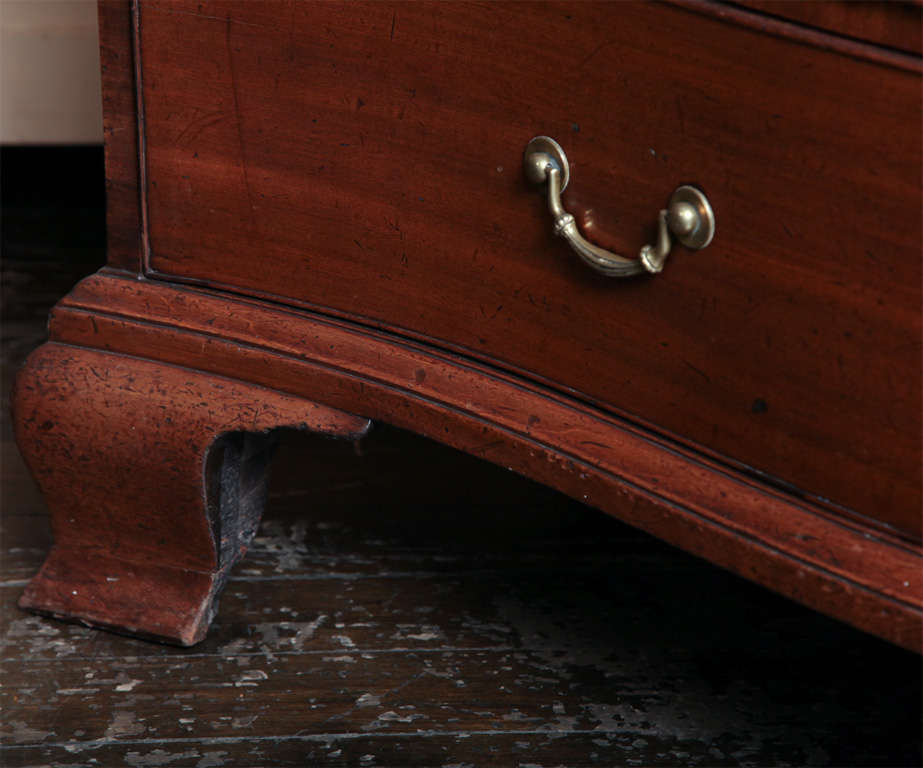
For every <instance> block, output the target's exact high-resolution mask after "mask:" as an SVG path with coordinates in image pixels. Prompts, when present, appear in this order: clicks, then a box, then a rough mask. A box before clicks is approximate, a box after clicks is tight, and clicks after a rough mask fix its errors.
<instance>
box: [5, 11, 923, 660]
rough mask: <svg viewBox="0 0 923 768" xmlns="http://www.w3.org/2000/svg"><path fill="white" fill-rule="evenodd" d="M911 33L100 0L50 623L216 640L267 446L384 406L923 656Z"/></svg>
mask: <svg viewBox="0 0 923 768" xmlns="http://www.w3.org/2000/svg"><path fill="white" fill-rule="evenodd" d="M812 8H813V10H811V9H812ZM919 30H920V6H919V5H914V4H912V3H910V4H903V3H894V4H886V5H878V6H866V5H862V4H838V3H831V4H825V5H824V6H823V9H819V8H818V7H817V6H811V7H809V6H800V5H799V6H796V5H790V4H777V3H757V2H752V3H744V4H729V3H719V2H712V1H710V0H701V1H700V0H683V1H682V2H675V3H657V4H647V3H454V2H453V3H417V2H414V3H393V4H392V3H379V2H375V3H368V4H364V3H354V2H345V3H308V2H249V1H240V2H232V1H224V0H220V1H216V2H199V1H198V0H196V1H195V2H193V1H192V0H189V2H186V1H185V0H142V1H141V2H138V3H135V4H132V5H129V4H127V3H123V2H117V1H116V0H112V1H111V2H110V1H109V0H103V1H102V2H101V3H100V43H101V58H102V66H103V83H104V109H105V126H106V151H107V176H108V223H109V266H108V267H107V268H105V269H104V270H102V271H101V272H100V273H98V274H97V275H95V276H93V277H91V278H89V279H87V280H86V281H84V282H83V283H81V284H80V285H78V286H77V287H76V288H75V289H74V291H73V292H72V293H71V294H70V295H69V296H68V297H66V298H65V299H64V300H62V302H61V303H60V304H59V305H58V306H57V307H56V308H55V310H54V312H53V314H52V318H51V323H50V334H51V340H50V341H49V343H48V344H46V345H45V346H44V347H42V348H41V349H40V350H38V351H37V352H36V353H35V354H34V355H33V357H32V358H31V359H30V361H29V363H28V364H27V366H26V367H25V369H24V370H23V372H22V373H21V374H20V377H19V380H18V387H17V394H16V400H15V406H14V407H15V410H16V425H17V435H18V440H19V443H20V447H21V449H22V451H23V453H24V455H25V456H26V458H27V461H28V462H29V464H30V467H31V468H32V471H33V473H34V474H35V475H36V478H37V479H38V481H39V483H40V485H41V486H42V488H43V490H44V492H45V494H46V497H47V499H48V502H49V505H50V506H51V509H52V514H53V520H54V533H55V541H56V543H55V546H54V549H53V550H52V552H51V554H50V555H49V558H48V560H47V561H46V564H45V566H44V567H43V569H42V571H41V572H40V573H39V575H38V576H37V577H36V578H35V579H34V580H33V581H32V582H31V584H30V586H29V587H28V588H27V590H26V593H25V595H24V597H23V600H22V605H23V606H24V607H27V608H29V609H32V610H37V611H41V612H45V613H50V614H54V615H58V616H63V617H68V618H75V619H79V620H81V621H85V622H88V623H91V624H95V625H100V626H109V627H115V628H118V629H120V630H122V631H126V630H127V631H131V632H136V633H139V634H144V635H150V636H155V637H159V638H162V639H167V640H171V641H174V642H180V643H185V644H188V643H193V642H196V641H198V640H199V639H201V638H202V637H203V636H204V633H205V631H206V629H207V626H208V622H209V620H210V618H211V615H212V612H213V610H214V603H215V598H216V596H217V595H218V593H219V592H220V590H221V587H222V585H223V583H224V580H225V579H226V577H227V573H228V571H229V569H230V568H231V566H232V565H233V563H234V562H235V561H236V560H237V559H238V558H239V557H240V556H241V555H242V554H243V552H244V550H245V549H246V544H247V542H248V540H249V537H250V536H252V533H253V531H254V530H255V527H256V525H257V524H258V521H259V515H260V512H261V504H262V497H263V493H264V490H265V465H266V454H267V450H268V446H269V440H270V437H269V432H270V431H271V430H272V429H273V428H276V427H280V426H299V427H302V428H305V429H312V430H318V431H322V432H326V433H329V434H332V435H334V436H339V437H345V438H350V439H356V438H358V437H360V436H361V435H362V434H363V433H364V432H365V431H366V430H367V429H368V428H369V425H370V423H371V422H373V421H382V422H386V423H390V424H394V425H397V426H400V427H403V428H406V429H410V430H413V431H415V432H418V433H420V434H423V435H426V436H428V437H431V438H433V439H436V440H439V441H442V442H445V443H448V444H450V445H453V446H456V447H459V448H461V449H463V450H465V451H467V452H469V453H472V454H474V455H477V456H481V457H483V458H486V459H488V460H490V461H493V462H496V463H498V464H501V465H503V466H507V467H509V468H510V469H512V470H514V471H516V472H520V473H523V474H525V475H528V476H530V477H533V478H535V479H537V480H539V481H541V482H543V483H546V484H548V485H550V486H553V487H555V488H557V489H559V490H562V491H564V492H565V493H568V494H570V495H571V496H573V497H575V498H577V499H581V500H583V501H585V502H586V503H587V504H590V505H592V506H595V507H598V508H600V509H602V510H604V511H605V512H607V513H609V514H612V515H614V516H616V517H618V518H621V519H622V520H625V521H627V522H629V523H631V524H632V525H636V526H638V527H640V528H643V529H645V530H648V531H650V532H651V533H653V534H655V535H657V536H659V537H661V538H663V539H666V540H667V541H670V542H672V543H674V544H676V545H678V546H680V547H682V548H684V549H686V550H688V551H691V552H693V553H696V554H699V555H701V556H703V557H705V558H708V559H709V560H711V561H713V562H715V563H717V564H719V565H722V566H724V567H726V568H729V569H732V570H733V571H735V572H737V573H739V574H742V575H744V576H746V577H748V578H751V579H753V580H755V581H758V582H760V583H762V584H764V585H766V586H767V587H769V588H771V589H774V590H776V591H779V592H781V593H783V594H786V595H789V596H791V597H793V598H794V599H797V600H799V601H801V602H803V603H805V604H807V605H809V606H812V607H814V608H816V609H817V610H820V611H823V612H825V613H827V614H829V615H832V616H835V617H838V618H840V619H843V620H845V621H848V622H851V623H853V624H854V625H856V626H858V627H861V628H863V629H865V630H868V631H870V632H873V633H876V634H878V635H880V636H882V637H886V638H888V639H890V640H892V641H894V642H896V643H899V644H901V645H904V646H906V647H909V648H913V649H916V650H920V648H921V633H920V629H921V608H923V569H921V564H923V561H921V556H923V549H921V420H920V416H921V384H920V381H921V311H920V310H921V242H923V224H921V199H923V197H921V174H920V168H921V161H923V158H921V136H923V130H921V128H923V126H921V97H920V93H921V90H920V88H921V55H920V39H919V38H920V34H919ZM533 137H543V138H541V140H540V141H539V142H538V143H537V144H536V143H531V144H530V141H531V140H532V139H533ZM527 147H528V149H527ZM556 232H557V234H559V235H562V237H555V233H556ZM646 243H649V244H651V245H650V246H648V247H647V248H646V249H642V246H644V244H646ZM687 246H688V247H687ZM408 471H410V468H408Z"/></svg>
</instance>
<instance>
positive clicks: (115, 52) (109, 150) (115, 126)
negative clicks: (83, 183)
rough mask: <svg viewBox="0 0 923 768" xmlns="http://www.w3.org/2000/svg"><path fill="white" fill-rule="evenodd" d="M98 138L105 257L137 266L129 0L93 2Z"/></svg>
mask: <svg viewBox="0 0 923 768" xmlns="http://www.w3.org/2000/svg"><path fill="white" fill-rule="evenodd" d="M98 7H99V58H100V67H101V72H102V93H103V136H104V139H105V148H106V234H107V249H106V259H107V261H108V263H109V265H110V266H112V267H114V268H118V269H126V270H129V271H133V272H139V271H140V270H141V268H142V264H143V261H142V237H143V231H142V217H143V215H144V213H143V208H142V205H141V195H142V184H141V183H140V172H141V155H140V146H141V145H140V143H139V121H138V103H139V102H138V92H137V89H136V87H135V82H136V80H135V76H136V64H137V61H136V57H135V46H134V42H133V40H134V18H133V15H132V10H131V0H99V5H98Z"/></svg>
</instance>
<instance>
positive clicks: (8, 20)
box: [0, 0, 103, 144]
mask: <svg viewBox="0 0 923 768" xmlns="http://www.w3.org/2000/svg"><path fill="white" fill-rule="evenodd" d="M98 45H99V42H98V34H97V22H96V2H95V0H0V143H2V144H84V143H101V142H102V140H103V123H102V98H101V95H100V84H99V48H98Z"/></svg>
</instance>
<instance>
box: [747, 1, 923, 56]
mask: <svg viewBox="0 0 923 768" xmlns="http://www.w3.org/2000/svg"><path fill="white" fill-rule="evenodd" d="M737 4H738V5H743V6H745V7H746V8H752V9H753V10H757V11H762V12H764V13H768V14H772V15H773V16H779V17H781V18H785V19H791V20H792V21H796V22H798V23H799V24H807V25H810V26H812V27H816V28H817V29H823V30H828V31H830V32H835V33H837V34H840V35H845V36H846V37H851V38H855V39H856V40H866V41H868V42H871V43H876V44H878V45H884V46H888V47H889V48H896V49H897V50H900V51H907V52H908V53H913V54H916V55H917V56H919V55H920V54H921V53H923V6H921V5H920V3H919V2H913V1H912V0H890V2H868V1H864V2H863V1H862V0H860V1H859V2H856V0H825V1H824V2H786V1H785V0H737Z"/></svg>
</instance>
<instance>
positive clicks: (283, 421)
mask: <svg viewBox="0 0 923 768" xmlns="http://www.w3.org/2000/svg"><path fill="white" fill-rule="evenodd" d="M13 407H14V420H15V425H16V430H17V431H16V438H17V441H18V443H19V448H20V450H21V451H22V453H23V455H24V456H25V458H26V461H27V462H28V464H29V467H30V469H31V471H32V473H33V475H34V477H35V479H36V481H37V482H38V484H39V486H40V487H41V489H42V491H43V493H44V495H45V499H46V501H47V503H48V506H49V507H50V509H51V513H52V531H53V535H54V539H55V544H54V547H53V548H52V550H51V553H50V555H49V556H48V558H47V560H46V561H45V564H44V565H43V566H42V569H41V571H40V572H39V574H38V575H37V576H36V577H35V578H34V579H33V580H32V581H31V582H30V584H29V586H28V587H27V588H26V591H25V593H24V594H23V597H22V599H21V601H20V606H21V607H23V608H26V609H29V610H33V611H40V612H42V613H49V614H52V615H54V616H59V617H63V618H68V619H74V620H79V621H81V622H83V623H87V624H91V625H94V626H102V627H112V628H116V629H118V630H120V631H124V632H131V633H133V634H140V635H145V636H153V637H156V638H159V639H164V640H168V641H172V642H177V643H181V644H183V645H190V644H193V643H196V642H198V641H200V640H201V639H202V638H203V637H204V635H205V632H206V630H207V629H208V625H209V622H210V621H211V619H212V616H213V613H214V611H215V601H216V599H217V596H218V595H219V594H220V592H221V589H222V587H223V586H224V583H225V581H226V579H227V576H228V571H229V569H230V568H231V566H232V565H233V564H234V563H235V562H236V561H237V560H238V559H239V558H240V557H241V556H242V555H243V553H244V552H245V551H246V547H247V544H248V543H249V541H250V539H251V538H252V536H253V534H254V533H255V531H256V528H257V526H258V525H259V519H260V515H261V513H262V507H263V501H264V498H265V491H266V474H265V470H266V461H267V455H266V454H267V452H268V448H269V446H268V444H267V438H266V437H265V434H264V435H262V437H259V436H252V435H250V434H249V433H265V432H266V431H267V430H269V429H271V428H273V427H278V426H292V427H298V428H301V429H309V430H312V431H317V432H321V433H324V434H331V435H336V436H340V437H353V438H355V437H358V436H359V435H361V434H362V433H363V432H364V431H365V430H366V428H367V426H368V422H367V421H365V420H363V419H359V418H357V417H354V416H349V415H347V414H344V413H340V412H338V411H334V410H332V409H330V408H326V407H323V406H318V405H316V404H313V403H310V402H306V401H304V400H299V399H296V398H293V397H290V396H286V395H282V394H280V393H279V392H276V391H273V390H271V389H265V388H262V387H257V386H253V385H246V384H241V383H239V382H233V381H229V380H224V379H221V378H218V377H215V376H205V375H203V374H201V373H196V372H193V371H189V370H185V369H181V368H176V367H172V366H167V365H162V364H157V363H152V362H148V361H143V360H138V359H130V358H126V357H124V356H122V355H115V354H112V353H109V352H101V351H90V350H86V349H76V348H74V347H69V346H66V345H62V344H46V345H44V346H43V347H41V348H40V349H39V350H37V351H36V352H35V353H34V354H33V355H32V356H31V357H30V358H29V360H28V362H27V363H26V365H25V367H24V368H23V369H22V371H21V372H20V374H19V376H18V378H17V382H16V390H15V393H14V396H13Z"/></svg>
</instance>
